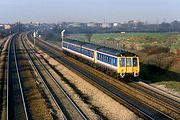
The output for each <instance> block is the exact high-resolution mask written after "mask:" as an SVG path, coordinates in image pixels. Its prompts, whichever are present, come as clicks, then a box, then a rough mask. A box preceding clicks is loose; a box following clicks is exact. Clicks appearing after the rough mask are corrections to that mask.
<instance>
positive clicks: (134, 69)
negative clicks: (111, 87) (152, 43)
mask: <svg viewBox="0 0 180 120" xmlns="http://www.w3.org/2000/svg"><path fill="white" fill-rule="evenodd" d="M136 58H137V66H136V67H133V71H134V72H136V73H139V72H140V67H139V57H136Z"/></svg>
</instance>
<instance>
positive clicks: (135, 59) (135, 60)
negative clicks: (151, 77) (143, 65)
mask: <svg viewBox="0 0 180 120" xmlns="http://www.w3.org/2000/svg"><path fill="white" fill-rule="evenodd" d="M132 60H133V73H134V77H137V76H138V75H139V71H140V70H139V58H138V57H133V58H132Z"/></svg>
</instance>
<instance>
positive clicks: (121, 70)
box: [118, 57, 126, 73]
mask: <svg viewBox="0 0 180 120" xmlns="http://www.w3.org/2000/svg"><path fill="white" fill-rule="evenodd" d="M121 58H124V59H125V57H118V73H125V72H126V67H125V66H124V67H122V66H120V59H121Z"/></svg>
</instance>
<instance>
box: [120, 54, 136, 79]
mask: <svg viewBox="0 0 180 120" xmlns="http://www.w3.org/2000/svg"><path fill="white" fill-rule="evenodd" d="M118 73H119V74H120V76H121V78H124V77H125V75H131V76H134V77H137V76H138V75H139V57H125V56H124V57H123V56H122V57H119V67H118Z"/></svg>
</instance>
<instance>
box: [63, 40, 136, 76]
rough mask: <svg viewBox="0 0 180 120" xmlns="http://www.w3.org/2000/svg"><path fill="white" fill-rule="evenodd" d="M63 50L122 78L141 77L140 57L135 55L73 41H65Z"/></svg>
mask: <svg viewBox="0 0 180 120" xmlns="http://www.w3.org/2000/svg"><path fill="white" fill-rule="evenodd" d="M62 49H63V51H66V52H69V53H71V54H73V55H75V56H78V57H80V58H83V59H84V60H87V61H89V62H92V63H94V64H96V65H98V66H101V67H103V68H105V69H106V70H109V71H111V72H113V73H115V74H116V75H118V76H120V77H121V78H124V77H125V76H133V77H137V76H138V75H139V71H140V67H139V57H138V56H137V55H136V54H134V53H130V52H128V51H124V50H118V49H113V48H108V47H104V46H99V45H95V44H92V43H87V42H82V41H77V40H72V39H65V40H64V41H63V42H62Z"/></svg>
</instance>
